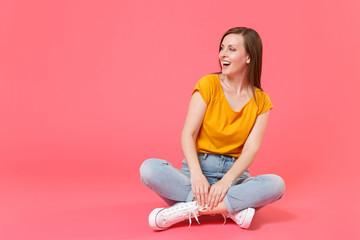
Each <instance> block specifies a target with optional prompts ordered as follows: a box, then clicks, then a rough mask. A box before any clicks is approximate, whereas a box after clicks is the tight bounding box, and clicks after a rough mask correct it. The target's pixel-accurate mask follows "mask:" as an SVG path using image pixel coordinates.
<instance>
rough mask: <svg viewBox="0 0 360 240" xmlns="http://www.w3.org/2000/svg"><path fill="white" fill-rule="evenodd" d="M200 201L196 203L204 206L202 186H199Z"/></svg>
mask: <svg viewBox="0 0 360 240" xmlns="http://www.w3.org/2000/svg"><path fill="white" fill-rule="evenodd" d="M199 198H200V201H198V203H199V204H200V205H201V206H204V190H203V188H202V187H200V196H199Z"/></svg>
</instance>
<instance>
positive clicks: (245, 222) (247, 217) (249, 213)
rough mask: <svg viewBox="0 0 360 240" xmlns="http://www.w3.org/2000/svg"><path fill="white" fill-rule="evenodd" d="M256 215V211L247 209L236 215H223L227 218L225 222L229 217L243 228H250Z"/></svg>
mask: <svg viewBox="0 0 360 240" xmlns="http://www.w3.org/2000/svg"><path fill="white" fill-rule="evenodd" d="M254 214H255V209H253V208H246V209H244V210H242V211H239V212H237V213H235V214H229V213H226V214H223V217H224V218H225V221H226V218H227V217H229V218H231V219H232V220H233V221H234V222H236V224H237V225H239V227H241V228H249V227H250V223H251V220H252V219H253V217H254ZM224 223H225V222H224Z"/></svg>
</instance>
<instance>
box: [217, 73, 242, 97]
mask: <svg viewBox="0 0 360 240" xmlns="http://www.w3.org/2000/svg"><path fill="white" fill-rule="evenodd" d="M221 76H222V81H223V83H225V84H226V85H227V86H228V87H229V88H230V89H233V90H234V91H235V92H236V93H237V94H240V93H242V92H246V91H247V89H246V88H247V86H246V84H245V83H246V79H245V74H241V75H236V76H230V75H224V74H221Z"/></svg>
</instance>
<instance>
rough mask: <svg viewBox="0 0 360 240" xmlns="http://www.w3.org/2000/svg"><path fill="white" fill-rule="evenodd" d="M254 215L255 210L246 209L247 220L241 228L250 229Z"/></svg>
mask: <svg viewBox="0 0 360 240" xmlns="http://www.w3.org/2000/svg"><path fill="white" fill-rule="evenodd" d="M254 215H255V209H253V208H248V209H246V215H245V219H244V222H243V223H242V224H241V225H240V227H241V228H249V227H250V224H251V221H252V219H253V217H254Z"/></svg>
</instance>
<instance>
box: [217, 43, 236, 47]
mask: <svg viewBox="0 0 360 240" xmlns="http://www.w3.org/2000/svg"><path fill="white" fill-rule="evenodd" d="M220 46H224V44H221V45H220ZM229 47H237V45H233V44H230V45H229Z"/></svg>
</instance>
